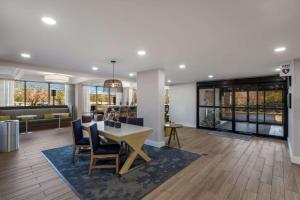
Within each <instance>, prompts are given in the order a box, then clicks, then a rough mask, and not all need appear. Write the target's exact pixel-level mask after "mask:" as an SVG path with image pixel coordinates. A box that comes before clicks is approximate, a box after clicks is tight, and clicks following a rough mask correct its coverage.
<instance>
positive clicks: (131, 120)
mask: <svg viewBox="0 0 300 200" xmlns="http://www.w3.org/2000/svg"><path fill="white" fill-rule="evenodd" d="M127 124H132V125H136V126H144V118H132V117H129V118H127Z"/></svg>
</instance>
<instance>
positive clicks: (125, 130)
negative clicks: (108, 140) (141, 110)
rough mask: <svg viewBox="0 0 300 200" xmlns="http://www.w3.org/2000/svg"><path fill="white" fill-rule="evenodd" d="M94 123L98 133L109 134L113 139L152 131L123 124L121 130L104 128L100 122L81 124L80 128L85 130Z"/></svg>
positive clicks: (102, 122)
mask: <svg viewBox="0 0 300 200" xmlns="http://www.w3.org/2000/svg"><path fill="white" fill-rule="evenodd" d="M94 123H97V128H98V131H100V132H103V133H105V134H110V135H113V136H114V137H125V136H129V135H133V134H138V133H143V132H147V131H152V130H153V129H152V128H148V127H143V126H136V125H131V124H125V123H121V124H122V125H121V128H115V127H110V126H106V125H105V124H104V121H101V122H95V121H93V122H89V123H82V126H83V127H85V128H88V127H90V126H91V125H93V124H94Z"/></svg>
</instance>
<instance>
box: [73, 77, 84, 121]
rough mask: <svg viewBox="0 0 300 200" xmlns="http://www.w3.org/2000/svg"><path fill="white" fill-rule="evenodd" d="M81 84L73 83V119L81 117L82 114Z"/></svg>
mask: <svg viewBox="0 0 300 200" xmlns="http://www.w3.org/2000/svg"><path fill="white" fill-rule="evenodd" d="M82 91H83V86H82V84H80V83H78V84H76V85H75V119H81V116H82V114H83V95H82Z"/></svg>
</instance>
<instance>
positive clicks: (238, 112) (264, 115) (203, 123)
mask: <svg viewBox="0 0 300 200" xmlns="http://www.w3.org/2000/svg"><path fill="white" fill-rule="evenodd" d="M197 90H198V92H197V93H198V96H197V99H198V114H197V117H198V118H197V119H198V127H203V128H209V129H216V130H223V131H233V132H236V133H240V134H256V135H264V136H274V137H281V138H284V137H286V135H285V130H286V126H287V123H286V118H285V113H286V109H287V106H286V100H285V99H286V93H285V91H286V90H285V85H284V84H282V83H278V84H261V85H260V84H252V85H251V84H244V85H243V84H241V85H231V86H220V85H217V84H216V85H212V86H210V87H209V86H205V87H201V86H198V87H197Z"/></svg>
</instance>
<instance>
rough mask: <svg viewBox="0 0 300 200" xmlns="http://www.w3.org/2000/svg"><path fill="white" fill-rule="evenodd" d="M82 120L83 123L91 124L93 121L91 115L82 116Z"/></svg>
mask: <svg viewBox="0 0 300 200" xmlns="http://www.w3.org/2000/svg"><path fill="white" fill-rule="evenodd" d="M81 119H82V123H89V122H91V121H92V116H91V115H82V117H81Z"/></svg>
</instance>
